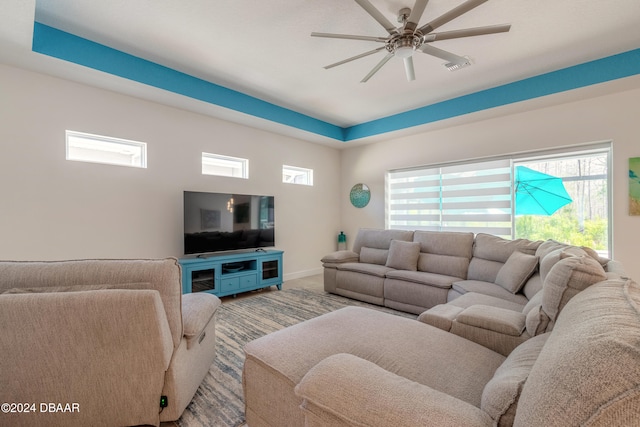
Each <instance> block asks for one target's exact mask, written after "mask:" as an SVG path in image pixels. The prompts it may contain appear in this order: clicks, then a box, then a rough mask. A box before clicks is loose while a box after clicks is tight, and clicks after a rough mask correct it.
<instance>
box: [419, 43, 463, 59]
mask: <svg viewBox="0 0 640 427" xmlns="http://www.w3.org/2000/svg"><path fill="white" fill-rule="evenodd" d="M417 50H419V51H421V52H423V53H426V54H427V55H431V56H435V57H436V58H440V59H444V60H445V61H449V62H453V63H454V64H464V63H466V62H469V60H468V59H467V58H465V57H463V56H458V55H455V54H453V53H451V52H447V51H446V50H442V49H438V48H437V47H433V46H431V45H429V44H423V45H422V46H420V47H419V48H418V49H417Z"/></svg>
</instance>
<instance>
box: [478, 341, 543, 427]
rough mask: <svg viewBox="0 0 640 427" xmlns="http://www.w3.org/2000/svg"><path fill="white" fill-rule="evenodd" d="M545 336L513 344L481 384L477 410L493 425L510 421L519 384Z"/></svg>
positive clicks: (524, 378) (536, 356)
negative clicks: (503, 359)
mask: <svg viewBox="0 0 640 427" xmlns="http://www.w3.org/2000/svg"><path fill="white" fill-rule="evenodd" d="M548 337H549V334H544V335H539V336H537V337H534V338H531V339H530V340H527V341H525V342H523V343H522V344H520V345H519V346H518V347H516V348H515V349H514V350H513V351H512V352H511V353H510V354H509V356H508V357H507V359H506V360H505V361H504V362H503V363H502V365H500V367H499V368H498V369H497V370H496V372H495V374H494V375H493V378H492V379H491V380H490V381H489V382H488V383H487V385H486V386H485V387H484V390H483V392H482V400H481V403H480V409H482V410H483V411H485V412H486V413H488V414H489V415H490V416H491V418H493V420H494V422H495V424H494V425H497V426H499V427H502V426H511V425H512V424H513V420H514V418H515V415H516V409H517V407H518V399H519V398H520V393H521V392H522V387H523V385H524V383H525V381H526V380H527V377H528V376H529V373H530V372H531V368H533V365H534V364H535V362H536V359H537V358H538V355H539V354H540V351H542V347H543V346H544V344H545V342H547V338H548Z"/></svg>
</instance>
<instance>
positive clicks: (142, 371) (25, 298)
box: [0, 258, 220, 426]
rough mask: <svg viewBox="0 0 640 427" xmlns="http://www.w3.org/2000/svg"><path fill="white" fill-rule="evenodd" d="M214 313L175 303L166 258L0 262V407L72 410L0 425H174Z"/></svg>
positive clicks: (207, 347) (194, 297)
mask: <svg viewBox="0 0 640 427" xmlns="http://www.w3.org/2000/svg"><path fill="white" fill-rule="evenodd" d="M219 305H220V300H219V299H218V298H217V297H216V296H214V295H211V294H207V293H196V294H187V295H184V296H183V295H182V286H181V270H180V265H179V264H178V262H177V260H176V259H175V258H168V259H163V260H75V261H52V262H7V261H4V262H0V324H2V325H3V329H2V332H1V333H0V348H2V357H0V384H2V386H1V387H0V401H2V402H61V403H77V404H78V406H79V411H77V412H75V411H74V412H71V413H69V412H66V413H64V412H63V413H47V412H44V413H42V412H38V413H31V414H28V415H26V414H19V413H18V414H4V413H3V414H0V425H12V426H21V425H24V426H34V425H46V426H56V425H60V426H73V425H78V426H86V425H93V426H98V425H140V424H146V425H159V423H160V422H161V421H173V420H177V419H178V418H179V417H180V415H181V414H182V412H183V411H184V409H185V408H186V406H187V405H188V404H189V402H190V401H191V399H192V398H193V395H194V394H195V392H196V390H197V388H198V386H199V385H200V383H201V382H202V380H203V378H204V376H205V375H206V374H207V372H208V370H209V367H210V365H211V363H212V362H213V359H214V357H215V313H216V309H217V308H218V306H219ZM161 396H166V398H167V399H166V403H167V406H166V407H165V408H161V407H160V398H161Z"/></svg>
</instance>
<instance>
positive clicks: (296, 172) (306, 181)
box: [282, 165, 313, 185]
mask: <svg viewBox="0 0 640 427" xmlns="http://www.w3.org/2000/svg"><path fill="white" fill-rule="evenodd" d="M282 182H285V183H289V184H300V185H313V169H307V168H300V167H297V166H287V165H283V166H282Z"/></svg>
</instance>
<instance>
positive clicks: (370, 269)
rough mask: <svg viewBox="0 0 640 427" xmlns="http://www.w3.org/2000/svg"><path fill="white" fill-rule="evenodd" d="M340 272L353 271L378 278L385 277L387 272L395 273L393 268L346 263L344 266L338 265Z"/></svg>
mask: <svg viewBox="0 0 640 427" xmlns="http://www.w3.org/2000/svg"><path fill="white" fill-rule="evenodd" d="M336 267H337V269H338V270H341V271H353V272H355V273H363V274H369V275H371V276H376V277H385V276H386V274H387V272H389V271H393V269H392V268H389V267H386V266H384V265H378V264H366V263H363V262H345V263H344V264H338V265H337V266H336Z"/></svg>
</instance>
